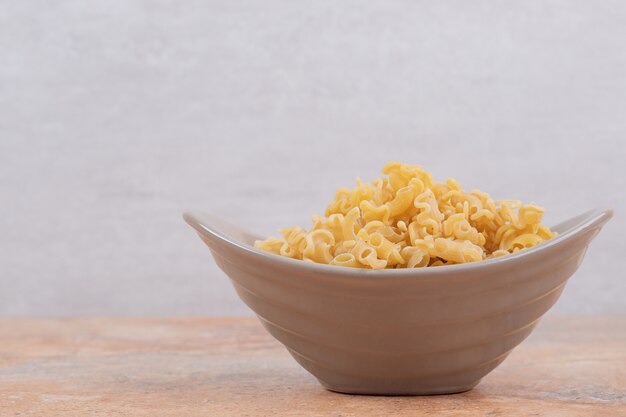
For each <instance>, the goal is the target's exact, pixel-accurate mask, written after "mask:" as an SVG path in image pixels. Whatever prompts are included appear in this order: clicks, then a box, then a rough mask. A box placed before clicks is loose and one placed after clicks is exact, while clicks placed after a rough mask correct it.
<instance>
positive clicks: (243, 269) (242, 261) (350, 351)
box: [184, 209, 612, 395]
mask: <svg viewBox="0 0 626 417" xmlns="http://www.w3.org/2000/svg"><path fill="white" fill-rule="evenodd" d="M611 216H612V211H611V210H610V209H607V210H600V209H596V210H592V211H589V212H587V213H584V214H582V215H580V216H577V217H575V218H573V219H570V220H568V221H566V222H564V223H561V224H559V225H558V226H556V227H554V228H553V229H554V230H556V231H557V232H559V235H558V236H557V237H555V238H553V239H551V240H549V241H547V242H545V243H543V244H541V245H538V246H535V247H533V248H530V249H527V250H524V251H521V252H518V253H516V254H512V255H508V256H505V257H501V258H495V259H490V260H486V261H482V262H477V263H470V264H461V265H449V266H441V267H435V268H418V269H392V270H382V271H372V270H362V269H353V268H345V267H338V266H330V265H321V264H314V263H310V262H303V261H298V260H293V259H289V258H284V257H280V256H276V255H273V254H269V253H266V252H263V251H260V250H258V249H255V248H254V247H253V246H252V245H253V242H254V240H256V239H259V237H258V236H255V235H253V234H251V233H248V232H245V231H243V230H241V229H240V228H238V227H236V226H233V225H229V224H227V223H225V222H223V221H221V220H218V219H216V218H215V217H212V216H210V215H207V214H202V213H195V212H194V213H185V215H184V218H185V220H186V221H187V223H189V225H191V226H192V227H193V228H194V229H195V230H196V231H197V232H198V234H199V236H200V238H201V239H202V240H203V241H204V242H205V243H206V244H207V246H208V247H209V248H210V250H211V253H212V254H213V257H214V258H215V261H216V262H217V265H218V266H219V267H220V268H221V269H222V270H223V271H224V272H225V273H226V274H227V275H228V276H229V277H230V279H231V282H232V284H233V286H234V287H235V290H236V291H237V294H239V297H240V298H241V299H242V300H243V301H244V302H245V303H246V304H247V305H248V306H249V307H250V308H251V309H252V310H253V311H254V312H255V313H256V315H257V316H258V317H259V319H260V320H261V323H262V324H263V326H265V328H266V329H267V330H268V331H269V332H270V333H271V334H272V336H274V337H275V338H276V339H277V340H278V341H280V342H281V343H282V344H283V345H285V347H286V348H287V350H288V351H289V353H291V355H292V356H293V357H294V359H295V360H296V361H297V362H298V363H299V364H300V365H302V366H303V367H304V368H305V369H306V370H307V371H309V372H310V373H311V374H313V375H314V376H315V377H316V378H317V379H318V380H319V381H320V383H321V384H322V385H323V386H324V387H326V388H328V389H329V390H332V391H338V392H344V393H355V394H385V395H401V394H444V393H455V392H462V391H467V390H469V389H471V388H473V387H474V386H476V384H478V383H479V382H480V380H481V378H482V377H484V376H485V375H487V374H488V373H489V372H490V371H492V370H493V369H494V368H495V367H497V366H498V365H499V364H500V363H501V362H502V361H503V360H504V359H505V358H506V357H507V355H508V354H509V353H510V352H511V350H513V348H515V346H517V345H518V344H519V343H520V342H522V341H523V340H524V339H525V338H526V337H527V336H528V335H529V334H530V332H532V330H533V328H534V327H535V325H536V324H537V322H538V320H539V319H540V318H541V316H542V315H543V314H544V313H545V312H546V311H548V310H549V309H550V307H552V305H553V304H554V303H555V302H556V300H557V299H558V298H559V295H560V294H561V292H562V291H563V288H564V286H565V283H566V282H567V279H568V278H569V277H570V276H571V275H572V274H573V273H574V272H575V271H576V269H577V268H578V266H579V265H580V263H581V262H582V260H583V256H584V254H585V251H586V250H587V246H588V245H589V243H590V242H591V240H592V239H593V238H594V237H595V236H596V235H597V234H598V232H599V231H600V229H601V227H602V226H603V225H604V224H605V223H606V222H607V221H608V220H609V219H610V218H611Z"/></svg>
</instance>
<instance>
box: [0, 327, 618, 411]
mask: <svg viewBox="0 0 626 417" xmlns="http://www.w3.org/2000/svg"><path fill="white" fill-rule="evenodd" d="M257 415H258V416H273V415H277V416H300V415H302V416H333V417H339V416H341V417H348V416H383V415H395V416H431V415H437V416H464V417H472V416H491V417H494V416H554V417H559V416H563V417H565V416H567V417H572V416H603V417H605V416H609V417H612V416H615V417H622V416H626V317H586V318H582V317H579V318H577V317H569V318H553V317H549V318H546V319H545V320H544V321H542V323H540V325H539V327H538V328H537V330H536V331H535V333H534V334H533V335H532V336H531V337H530V338H529V339H528V340H527V341H525V342H524V343H523V344H522V345H521V346H520V347H519V348H518V349H516V350H515V351H514V352H513V353H512V354H511V356H510V357H509V358H508V359H507V360H506V361H505V362H504V363H503V364H502V365H501V366H500V367H499V368H498V369H496V370H495V371H494V372H493V373H491V374H490V375H488V376H487V377H486V378H485V379H484V380H483V381H482V382H481V384H479V385H478V387H477V388H475V389H474V390H472V391H470V392H467V393H463V394H456V395H442V396H432V397H378V396H353V395H344V394H337V393H332V392H329V391H326V390H325V389H323V388H322V387H321V386H320V385H319V384H318V383H317V381H316V380H315V379H314V378H313V377H312V376H310V375H309V374H307V373H306V372H305V371H304V370H303V369H301V368H300V367H299V366H298V365H297V364H296V363H295V361H294V360H293V359H292V358H291V357H290V356H289V355H288V353H287V352H286V350H285V349H284V348H283V347H282V346H281V345H280V344H279V343H278V342H276V341H275V340H273V339H272V338H271V337H270V336H269V335H267V334H266V333H265V331H264V330H263V329H262V327H261V326H260V324H259V323H258V322H257V321H256V320H255V319H252V318H111V319H109V318H97V319H0V416H2V417H5V416H46V417H53V416H67V417H73V416H81V417H84V416H177V417H178V416H185V417H192V416H257Z"/></svg>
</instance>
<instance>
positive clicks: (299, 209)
mask: <svg viewBox="0 0 626 417" xmlns="http://www.w3.org/2000/svg"><path fill="white" fill-rule="evenodd" d="M625 140H626V2H623V1H618V0H615V1H607V0H601V1H593V2H592V1H569V0H568V1H566V0H531V1H500V2H496V1H488V0H473V1H435V2H412V1H391V2H388V1H380V2H375V1H369V2H363V1H344V2H335V1H317V2H293V1H275V0H269V1H262V2H259V1H233V2H228V1H204V0H198V1H193V0H191V1H185V2H180V1H174V0H164V1H149V2H148V1H136V0H132V1H129V0H117V1H104V0H102V1H92V2H83V1H78V0H75V1H70V0H66V1H61V2H50V1H44V0H41V1H28V0H27V1H9V0H0V315H8V316H21V315H122V314H140V315H168V314H177V315H195V314H243V313H247V309H246V308H245V307H244V305H243V303H241V302H240V301H239V300H238V299H237V298H236V296H235V293H234V290H232V289H231V288H230V284H229V282H228V280H227V278H226V277H225V276H224V275H223V274H222V273H221V272H220V271H219V270H218V269H217V268H216V266H215V265H214V263H213V261H212V259H211V258H210V255H209V252H208V250H207V249H206V248H205V247H204V245H203V244H202V243H201V242H200V240H199V239H198V238H197V237H196V236H195V235H194V233H193V232H192V231H191V229H189V228H188V227H187V226H186V225H185V224H184V223H183V221H182V219H181V212H182V211H183V210H184V209H186V208H197V209H202V210H205V211H208V212H212V213H214V214H217V215H219V216H222V217H224V218H226V219H228V220H230V221H232V222H235V223H240V224H242V225H245V226H246V227H248V228H249V229H251V230H255V231H258V232H260V233H263V234H269V233H273V232H275V230H276V229H277V228H279V227H281V226H285V225H295V224H300V225H303V226H307V225H308V218H309V215H310V214H313V213H321V212H322V211H323V209H324V207H325V205H326V204H327V202H328V201H329V199H330V198H331V197H332V194H333V191H334V190H335V188H337V187H339V186H344V185H351V184H352V181H353V179H354V177H355V176H357V175H358V176H361V177H362V178H363V179H366V180H371V179H373V178H376V177H377V176H378V174H379V170H380V168H381V167H382V166H383V165H384V164H385V163H386V162H388V161H391V160H401V161H405V162H410V163H418V164H422V165H424V166H425V167H426V168H428V169H430V170H432V171H433V172H434V173H435V175H436V177H437V178H438V179H444V178H445V177H446V176H453V177H455V178H457V179H458V180H459V181H461V183H462V184H464V185H465V186H466V187H467V188H473V187H478V188H481V189H483V190H485V191H488V192H490V193H491V194H492V195H493V196H494V197H496V198H509V197H510V198H520V199H523V200H525V201H536V202H537V203H539V204H541V205H543V206H545V207H547V209H548V212H547V223H548V224H554V223H555V222H558V221H559V220H561V219H565V218H567V217H568V216H572V215H575V214H578V213H580V212H582V211H585V210H587V209H588V208H591V207H593V206H605V205H608V206H613V207H614V208H615V209H616V216H615V218H614V219H613V220H612V221H611V222H610V223H609V224H608V226H607V227H606V228H605V230H604V231H603V232H602V233H601V234H600V235H599V236H598V238H597V239H596V241H594V242H593V245H592V247H591V249H590V250H589V252H588V255H587V258H586V260H585V263H584V264H583V265H582V267H581V268H580V270H579V271H578V272H577V273H576V275H574V277H573V278H572V280H571V281H570V284H569V285H568V287H567V289H566V291H565V293H564V294H563V296H562V298H561V301H560V302H559V303H558V305H557V306H556V307H555V309H554V310H553V312H557V313H626V302H625V301H624V294H625V293H626V277H625V276H624V275H625V274H624V271H625V270H626V254H625V253H624V251H625V249H626V247H625V245H624V236H626V222H625V220H624V213H625V212H626V197H625V195H626V192H625V190H626V168H625V164H626V158H625V157H626V144H625V143H624V141H625Z"/></svg>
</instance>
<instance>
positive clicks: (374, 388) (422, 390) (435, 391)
mask: <svg viewBox="0 0 626 417" xmlns="http://www.w3.org/2000/svg"><path fill="white" fill-rule="evenodd" d="M318 381H319V382H320V384H322V386H323V387H324V388H326V389H327V390H329V391H332V392H338V393H340V394H357V395H386V396H399V395H445V394H459V393H461V392H466V391H469V390H471V389H472V388H474V387H475V386H476V385H478V383H479V382H480V381H476V382H473V383H471V384H467V385H451V386H429V385H417V386H408V385H404V386H394V385H388V384H380V385H378V384H372V383H365V384H363V383H358V382H357V383H355V384H351V385H335V384H332V383H329V382H326V381H322V380H318Z"/></svg>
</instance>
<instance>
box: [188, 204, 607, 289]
mask: <svg viewBox="0 0 626 417" xmlns="http://www.w3.org/2000/svg"><path fill="white" fill-rule="evenodd" d="M612 217H613V210H612V209H611V208H599V207H598V208H594V209H591V210H588V211H586V212H584V213H582V214H579V215H578V216H575V217H573V218H572V219H570V220H566V221H565V222H562V223H559V224H558V225H556V226H555V227H558V226H560V225H562V224H564V223H567V222H568V221H572V220H573V219H578V218H580V219H581V220H580V221H579V222H578V223H576V224H574V225H573V226H572V227H570V228H569V229H567V230H566V231H564V232H563V233H559V234H558V235H557V236H555V237H553V238H552V239H550V240H547V241H545V242H542V243H540V244H538V245H536V246H533V247H532V248H529V249H524V250H521V251H519V252H516V253H512V254H509V255H505V256H500V257H496V258H491V259H485V260H482V261H477V262H469V263H464V264H453V265H442V266H438V267H428V268H397V269H379V270H373V269H364V268H363V269H362V268H348V267H342V266H338V265H329V264H320V263H315V262H313V261H303V260H300V259H292V258H288V257H285V256H280V255H276V254H273V253H270V252H265V251H263V250H261V249H257V248H255V247H254V246H252V245H249V244H247V243H244V242H239V241H237V240H235V239H233V238H231V237H229V236H227V235H226V234H224V233H221V232H220V231H218V230H216V229H214V228H211V227H209V226H207V225H206V224H205V221H203V220H202V219H203V218H205V219H206V218H209V219H214V220H216V221H219V222H221V223H223V224H226V222H224V221H222V220H218V219H217V218H215V217H214V216H212V215H209V214H206V213H203V212H200V211H196V210H190V211H185V212H184V213H183V218H184V220H185V221H186V222H187V223H188V224H189V225H190V226H191V227H193V228H194V229H195V230H196V231H197V232H198V234H200V235H204V236H207V235H208V237H209V238H211V236H212V237H214V238H217V239H218V240H220V241H223V242H225V243H227V244H229V245H231V246H235V247H237V248H238V249H240V250H243V251H245V252H247V253H248V254H251V255H253V256H255V257H260V258H262V259H264V260H266V261H268V262H270V263H275V264H279V265H283V266H285V267H289V268H295V269H303V270H308V271H315V272H318V273H322V274H325V275H327V274H333V275H341V276H348V277H356V278H363V277H368V278H372V277H395V278H400V277H410V278H417V277H428V276H432V275H442V274H452V273H454V274H458V273H460V272H466V271H476V270H480V269H485V268H493V267H496V266H501V265H508V264H511V263H516V262H518V261H519V260H520V259H521V258H527V257H528V256H532V255H534V254H536V253H537V252H541V251H544V250H546V249H549V248H552V247H554V246H557V245H560V244H561V243H563V242H565V241H568V240H570V239H572V238H574V237H575V236H577V235H579V234H581V233H583V232H585V231H589V230H593V229H596V228H600V227H602V226H603V225H604V224H605V223H606V222H608V221H609V220H610V219H611V218H612ZM206 223H208V222H206Z"/></svg>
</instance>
